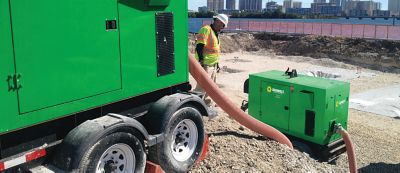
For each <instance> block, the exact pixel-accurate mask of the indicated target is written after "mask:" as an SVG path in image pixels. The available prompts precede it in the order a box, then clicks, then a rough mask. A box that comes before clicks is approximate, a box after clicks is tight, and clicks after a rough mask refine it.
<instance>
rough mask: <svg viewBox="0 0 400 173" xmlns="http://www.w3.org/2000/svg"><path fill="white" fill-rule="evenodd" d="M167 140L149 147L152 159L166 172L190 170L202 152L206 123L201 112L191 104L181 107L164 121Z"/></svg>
mask: <svg viewBox="0 0 400 173" xmlns="http://www.w3.org/2000/svg"><path fill="white" fill-rule="evenodd" d="M163 130H164V132H165V140H164V141H163V142H161V143H159V144H157V145H155V146H153V147H151V148H150V149H149V158H150V160H152V161H154V162H156V163H158V164H160V165H161V167H162V168H163V169H164V171H165V172H188V170H189V169H190V168H191V167H192V166H193V164H194V163H195V162H196V160H197V159H198V158H199V155H200V154H201V150H202V148H203V142H204V125H203V121H202V118H201V114H200V112H199V111H198V110H197V109H195V108H193V107H190V106H187V107H183V108H180V109H179V110H177V111H176V112H174V113H173V115H172V116H171V117H170V118H167V120H166V122H163Z"/></svg>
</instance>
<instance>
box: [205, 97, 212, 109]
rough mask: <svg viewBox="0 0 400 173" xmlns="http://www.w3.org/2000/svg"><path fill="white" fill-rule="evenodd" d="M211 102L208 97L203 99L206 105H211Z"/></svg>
mask: <svg viewBox="0 0 400 173" xmlns="http://www.w3.org/2000/svg"><path fill="white" fill-rule="evenodd" d="M211 102H212V100H211V99H210V98H206V99H204V103H205V104H206V105H207V106H208V107H210V106H211Z"/></svg>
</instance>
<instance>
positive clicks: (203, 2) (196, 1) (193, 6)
mask: <svg viewBox="0 0 400 173" xmlns="http://www.w3.org/2000/svg"><path fill="white" fill-rule="evenodd" d="M188 1H189V9H190V10H195V11H197V8H198V7H200V6H207V0H188ZM267 1H268V0H263V8H265V3H267ZM274 1H276V2H278V4H282V2H283V0H274ZM297 1H301V2H303V7H310V4H311V3H312V2H313V0H297ZM327 1H329V0H327ZM375 1H376V2H381V3H382V10H387V8H388V7H387V3H388V0H375ZM238 2H239V0H236V3H238ZM237 6H238V5H236V8H237Z"/></svg>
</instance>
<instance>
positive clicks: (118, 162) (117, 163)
mask: <svg viewBox="0 0 400 173" xmlns="http://www.w3.org/2000/svg"><path fill="white" fill-rule="evenodd" d="M135 162H136V161H135V154H134V152H133V150H132V148H131V147H130V146H128V145H126V144H115V145H113V146H111V147H110V148H108V149H107V150H106V151H105V152H104V153H103V154H102V155H101V157H100V160H99V161H98V164H97V167H96V173H133V172H134V171H135Z"/></svg>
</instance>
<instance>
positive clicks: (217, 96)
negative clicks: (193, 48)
mask: <svg viewBox="0 0 400 173" xmlns="http://www.w3.org/2000/svg"><path fill="white" fill-rule="evenodd" d="M189 71H190V74H191V75H192V76H193V78H194V79H195V80H196V81H197V83H198V84H200V86H201V87H202V88H203V89H204V90H205V91H206V93H207V94H208V95H209V96H210V97H211V98H212V99H213V100H214V101H215V103H216V104H217V105H218V106H219V107H221V108H222V109H223V110H224V111H225V112H226V113H227V114H228V115H229V116H231V117H232V118H233V119H235V120H236V121H238V122H239V123H240V124H242V125H243V126H246V127H247V128H249V129H251V130H253V131H254V132H256V133H259V134H262V135H264V136H265V137H268V138H272V139H274V140H276V141H278V142H280V143H282V144H285V145H287V146H289V147H290V148H291V149H293V145H292V143H291V142H290V140H289V139H288V138H287V137H286V136H285V135H283V134H282V133H281V132H279V131H278V130H276V129H274V128H273V127H271V126H269V125H267V124H264V123H262V122H260V121H258V120H256V119H254V118H253V117H251V116H250V115H247V114H246V113H245V112H243V111H242V110H241V109H239V107H237V106H235V104H234V103H233V102H232V101H231V100H229V98H228V97H227V96H226V95H225V94H224V93H223V92H222V91H221V90H220V89H219V88H218V86H217V85H216V84H215V83H214V82H213V81H212V80H211V79H210V78H209V77H208V74H207V73H206V72H205V71H204V70H203V68H202V67H201V66H200V64H199V63H198V62H197V61H196V59H194V58H193V56H192V55H191V54H190V53H189Z"/></svg>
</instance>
